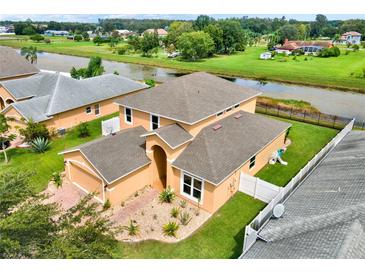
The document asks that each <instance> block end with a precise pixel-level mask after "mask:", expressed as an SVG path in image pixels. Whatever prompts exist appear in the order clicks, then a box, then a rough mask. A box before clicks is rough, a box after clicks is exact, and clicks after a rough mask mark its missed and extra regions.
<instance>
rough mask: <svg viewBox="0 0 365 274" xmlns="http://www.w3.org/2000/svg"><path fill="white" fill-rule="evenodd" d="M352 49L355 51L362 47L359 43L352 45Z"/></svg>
mask: <svg viewBox="0 0 365 274" xmlns="http://www.w3.org/2000/svg"><path fill="white" fill-rule="evenodd" d="M352 49H353V50H354V51H358V50H359V49H360V47H359V45H352Z"/></svg>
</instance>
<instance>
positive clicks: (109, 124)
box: [101, 117, 120, 136]
mask: <svg viewBox="0 0 365 274" xmlns="http://www.w3.org/2000/svg"><path fill="white" fill-rule="evenodd" d="M119 130H120V119H119V117H114V118H111V119H109V120H105V121H101V132H102V134H103V136H107V135H110V134H112V133H116V132H118V131H119Z"/></svg>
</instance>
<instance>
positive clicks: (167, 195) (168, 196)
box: [160, 186, 175, 203]
mask: <svg viewBox="0 0 365 274" xmlns="http://www.w3.org/2000/svg"><path fill="white" fill-rule="evenodd" d="M174 199H175V192H174V191H173V190H172V189H171V187H170V186H168V187H167V188H166V189H165V190H163V191H162V192H161V193H160V201H161V202H163V203H171V202H172V201H173V200H174Z"/></svg>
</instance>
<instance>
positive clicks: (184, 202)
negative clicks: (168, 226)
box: [180, 200, 187, 208]
mask: <svg viewBox="0 0 365 274" xmlns="http://www.w3.org/2000/svg"><path fill="white" fill-rule="evenodd" d="M186 206H187V202H186V201H185V200H181V201H180V207H181V208H185V207H186Z"/></svg>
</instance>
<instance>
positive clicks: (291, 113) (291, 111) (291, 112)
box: [290, 107, 294, 119]
mask: <svg viewBox="0 0 365 274" xmlns="http://www.w3.org/2000/svg"><path fill="white" fill-rule="evenodd" d="M293 108H294V107H291V110H290V119H291V116H292V115H293Z"/></svg>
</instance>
